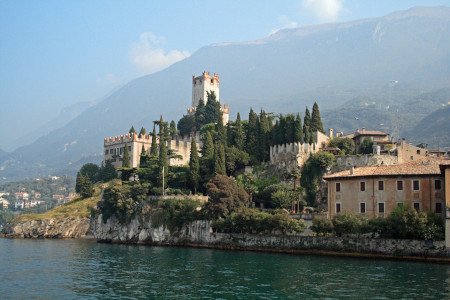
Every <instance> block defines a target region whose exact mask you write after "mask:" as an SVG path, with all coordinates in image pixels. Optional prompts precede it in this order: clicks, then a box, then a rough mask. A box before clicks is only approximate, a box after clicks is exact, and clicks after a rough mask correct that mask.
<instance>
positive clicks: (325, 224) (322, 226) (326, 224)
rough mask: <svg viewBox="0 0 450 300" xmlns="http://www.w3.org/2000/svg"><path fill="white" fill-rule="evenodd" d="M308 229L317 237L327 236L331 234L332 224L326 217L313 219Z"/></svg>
mask: <svg viewBox="0 0 450 300" xmlns="http://www.w3.org/2000/svg"><path fill="white" fill-rule="evenodd" d="M310 228H311V230H312V231H314V232H315V233H316V234H317V235H318V236H327V235H330V234H332V233H333V222H332V221H331V220H330V219H328V218H326V217H315V218H314V219H313V221H312V225H311V227H310Z"/></svg>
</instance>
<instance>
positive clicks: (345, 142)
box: [328, 137, 355, 155]
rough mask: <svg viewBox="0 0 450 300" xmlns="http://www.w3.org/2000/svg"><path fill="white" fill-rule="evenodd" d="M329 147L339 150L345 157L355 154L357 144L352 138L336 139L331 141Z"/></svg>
mask: <svg viewBox="0 0 450 300" xmlns="http://www.w3.org/2000/svg"><path fill="white" fill-rule="evenodd" d="M328 146H330V147H337V148H339V149H340V150H341V152H340V153H341V154H343V155H350V154H354V153H355V142H354V141H353V140H352V139H351V138H342V137H336V138H334V139H332V140H331V141H330V143H329V145H328Z"/></svg>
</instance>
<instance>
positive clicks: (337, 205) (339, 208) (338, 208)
mask: <svg viewBox="0 0 450 300" xmlns="http://www.w3.org/2000/svg"><path fill="white" fill-rule="evenodd" d="M340 212H341V204H340V203H336V213H337V214H338V213H340Z"/></svg>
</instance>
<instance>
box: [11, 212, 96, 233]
mask: <svg viewBox="0 0 450 300" xmlns="http://www.w3.org/2000/svg"><path fill="white" fill-rule="evenodd" d="M90 228H91V220H90V219H89V218H85V217H68V218H51V219H43V220H29V221H23V222H18V223H16V224H13V226H12V227H11V228H10V230H9V232H8V234H7V236H8V237H19V238H86V237H89V236H91V230H90Z"/></svg>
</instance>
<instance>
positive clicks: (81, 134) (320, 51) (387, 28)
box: [0, 7, 450, 180]
mask: <svg viewBox="0 0 450 300" xmlns="http://www.w3.org/2000/svg"><path fill="white" fill-rule="evenodd" d="M449 49H450V8H448V7H431V8H430V7H418V8H413V9H410V10H407V11H401V12H396V13H392V14H390V15H387V16H384V17H380V18H372V19H364V20H358V21H354V22H347V23H333V24H324V25H318V26H308V27H301V28H294V29H285V30H281V31H279V32H277V33H275V34H273V35H270V36H268V37H266V38H263V39H260V40H255V41H250V42H243V43H224V44H216V45H211V46H206V47H203V48H201V49H199V50H198V51H196V52H195V53H194V54H193V55H192V56H190V57H189V58H187V59H185V60H183V61H180V62H178V63H176V64H174V65H172V66H170V67H169V68H167V69H165V70H163V71H160V72H158V73H154V74H151V75H147V76H143V77H140V78H137V79H135V80H133V81H131V82H129V83H128V84H126V85H124V86H123V87H121V88H120V89H118V90H116V91H115V92H113V93H111V94H110V95H109V96H108V97H105V98H104V99H103V100H102V101H100V102H99V103H98V104H96V105H94V106H92V107H90V108H88V109H86V110H85V111H83V112H82V113H80V114H79V115H78V116H77V117H76V118H74V119H72V120H71V121H70V122H68V123H67V124H66V125H65V126H63V127H61V128H59V129H56V130H54V131H52V132H50V133H49V134H47V135H45V136H42V137H40V138H39V139H37V140H36V141H35V142H33V143H32V144H30V145H28V146H24V147H21V148H18V149H17V150H16V151H14V153H13V154H12V155H10V156H8V158H7V159H6V160H5V159H0V177H6V178H7V180H13V179H15V178H22V177H24V176H35V175H36V174H48V173H50V172H56V173H57V172H70V173H72V174H73V173H74V171H75V169H76V168H77V167H78V166H79V165H80V164H81V163H82V162H84V161H95V162H99V161H100V160H101V158H102V150H103V148H102V146H103V145H102V141H103V137H105V136H113V135H118V134H121V133H124V132H126V131H127V130H128V129H129V128H130V126H131V125H132V124H133V125H134V127H135V128H140V127H141V126H146V127H147V128H148V127H150V126H151V121H152V120H155V119H157V118H159V116H160V115H161V114H162V115H163V116H164V117H165V118H166V119H179V118H180V117H181V116H182V114H183V113H185V112H186V108H187V107H188V106H190V102H191V101H190V96H191V76H192V75H193V74H196V75H198V74H200V73H201V72H202V71H203V70H209V71H211V72H217V73H219V74H220V80H221V92H220V94H221V101H222V102H224V103H227V104H229V105H230V107H231V110H232V114H235V113H236V112H238V111H239V112H241V114H244V115H245V114H246V113H247V112H248V109H249V108H250V107H253V108H254V109H257V110H259V109H260V108H264V109H265V110H267V111H273V112H297V111H304V108H305V105H312V102H313V101H315V100H316V101H318V103H319V105H320V107H321V108H322V110H334V111H335V112H336V113H339V112H342V111H345V110H348V109H353V107H349V105H352V103H353V102H352V101H356V102H357V103H363V102H362V101H365V100H366V99H369V100H372V102H375V103H379V104H380V107H381V106H382V104H383V103H384V102H385V101H387V100H386V99H388V100H389V103H396V101H397V99H396V97H397V96H399V97H400V96H401V97H402V99H403V100H402V101H403V102H402V104H401V105H400V106H399V111H398V115H402V110H403V109H404V107H405V103H409V101H415V100H417V96H418V95H423V94H426V93H427V92H430V93H434V92H435V91H437V90H440V89H443V88H448V87H450V51H449ZM395 87H398V88H397V90H398V91H397V90H396V91H393V89H395ZM389 97H390V98H389ZM345 103H347V104H345ZM370 103H371V102H370ZM431 103H432V104H431V105H430V106H429V107H428V109H430V110H436V109H438V108H439V107H440V106H439V104H438V103H434V102H431ZM344 104H345V105H344ZM354 113H358V110H356V111H355V112H354ZM422 117H424V115H423V114H422V113H421V112H420V111H419V112H418V114H415V115H414V114H413V115H412V117H411V116H409V117H408V118H407V119H408V120H407V121H408V122H409V123H408V124H409V125H411V126H413V125H415V123H414V121H415V122H419V121H420V119H421V118H422ZM403 119H404V118H403ZM344 121H346V120H345V119H343V120H342V122H340V123H343V122H344ZM325 125H327V124H325ZM375 125H376V124H374V126H375ZM401 125H402V124H399V125H398V126H397V128H398V129H397V130H398V131H399V132H402V131H404V129H405V128H401ZM409 125H408V126H409ZM338 127H343V126H341V125H340V124H338V123H337V124H336V128H338Z"/></svg>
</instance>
